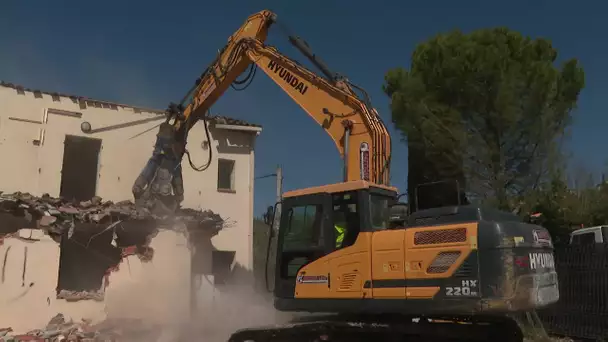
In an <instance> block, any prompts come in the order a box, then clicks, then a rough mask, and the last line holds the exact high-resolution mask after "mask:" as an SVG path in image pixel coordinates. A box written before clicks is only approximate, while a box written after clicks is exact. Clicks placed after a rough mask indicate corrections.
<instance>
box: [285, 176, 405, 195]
mask: <svg viewBox="0 0 608 342" xmlns="http://www.w3.org/2000/svg"><path fill="white" fill-rule="evenodd" d="M370 188H372V189H373V188H376V189H381V190H385V191H391V192H394V193H395V194H397V188H395V187H392V186H386V185H380V184H373V183H370V182H366V181H364V180H357V181H350V182H344V183H336V184H328V185H321V186H315V187H312V188H305V189H298V190H292V191H287V192H285V193H284V194H283V197H285V198H287V197H296V196H303V195H312V194H319V193H330V194H332V193H336V192H346V191H352V190H360V189H370Z"/></svg>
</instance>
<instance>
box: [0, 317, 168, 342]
mask: <svg viewBox="0 0 608 342" xmlns="http://www.w3.org/2000/svg"><path fill="white" fill-rule="evenodd" d="M159 334H160V329H159V327H155V326H150V325H147V324H144V323H142V322H141V321H139V320H124V319H123V320H119V321H117V320H107V321H103V322H101V323H98V324H91V322H90V321H86V320H83V321H82V322H73V321H72V320H66V318H65V317H64V316H63V315H62V314H57V315H56V316H55V317H53V318H52V319H51V320H50V321H49V323H48V324H47V325H46V327H45V328H44V329H37V330H33V331H30V332H27V333H25V334H18V335H16V334H13V331H12V329H11V328H0V342H19V341H45V342H51V341H52V342H60V341H65V342H68V341H82V342H85V341H86V342H97V341H103V342H109V341H154V340H156V338H157V337H158V335H159Z"/></svg>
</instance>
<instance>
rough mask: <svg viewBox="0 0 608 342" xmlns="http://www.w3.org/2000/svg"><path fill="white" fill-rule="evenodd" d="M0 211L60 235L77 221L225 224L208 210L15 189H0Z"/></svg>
mask: <svg viewBox="0 0 608 342" xmlns="http://www.w3.org/2000/svg"><path fill="white" fill-rule="evenodd" d="M0 213H10V214H12V215H14V216H17V217H23V218H25V219H26V220H27V221H28V222H29V223H32V224H35V225H36V228H40V229H45V230H47V231H48V232H49V233H50V234H61V233H62V232H64V231H66V230H69V229H73V227H74V224H75V223H78V222H90V223H99V224H104V223H113V222H117V221H123V222H124V221H130V220H153V221H155V223H157V224H158V225H162V226H170V225H172V224H175V223H178V222H182V223H185V224H186V226H187V227H189V228H203V229H205V230H207V231H209V232H210V233H212V234H213V233H215V234H217V233H218V232H219V231H220V230H221V229H223V228H225V227H226V226H227V225H228V223H227V222H226V221H225V220H224V219H223V218H222V217H221V216H220V215H218V214H216V213H214V212H213V211H211V210H202V211H201V210H194V209H187V208H180V209H178V210H177V211H176V212H175V213H172V214H170V215H169V214H158V213H157V212H152V211H151V210H149V209H147V208H145V207H141V206H136V205H135V204H134V203H133V202H131V201H128V200H127V201H121V202H117V203H114V202H112V201H103V200H102V198H101V197H97V196H96V197H93V198H92V199H91V200H89V201H83V202H71V201H66V200H64V199H61V198H54V197H51V196H49V195H48V194H44V195H42V196H41V197H36V196H33V195H31V194H29V193H21V192H15V193H12V194H4V193H2V192H0Z"/></svg>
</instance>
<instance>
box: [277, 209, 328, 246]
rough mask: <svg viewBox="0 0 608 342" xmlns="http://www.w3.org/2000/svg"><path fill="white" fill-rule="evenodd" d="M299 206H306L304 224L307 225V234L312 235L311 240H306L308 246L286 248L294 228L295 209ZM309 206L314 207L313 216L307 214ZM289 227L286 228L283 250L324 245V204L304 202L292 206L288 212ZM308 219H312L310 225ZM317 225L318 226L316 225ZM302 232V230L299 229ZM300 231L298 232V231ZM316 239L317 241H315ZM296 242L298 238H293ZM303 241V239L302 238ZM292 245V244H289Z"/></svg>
mask: <svg viewBox="0 0 608 342" xmlns="http://www.w3.org/2000/svg"><path fill="white" fill-rule="evenodd" d="M298 208H304V213H303V214H304V218H305V219H304V224H303V225H304V226H306V227H305V231H306V233H307V234H311V237H310V239H309V240H310V241H309V240H306V241H304V242H305V243H306V244H307V246H305V247H302V248H286V247H285V246H286V245H288V242H291V241H289V237H290V233H292V228H293V222H294V209H298ZM308 208H314V213H313V214H312V216H310V217H309V216H308V215H307V211H308V210H307V209H308ZM287 217H288V219H287V222H286V223H287V228H286V229H285V236H284V237H283V251H287V252H290V251H295V250H300V249H308V248H321V247H323V244H324V236H323V235H324V234H323V226H322V220H323V206H322V205H320V204H304V205H297V206H293V207H291V208H289V210H288V212H287ZM308 219H311V222H310V225H308V223H309V222H308ZM315 225H316V227H315ZM299 232H302V231H299ZM296 233H298V232H296ZM315 240H316V241H315ZM293 241H295V242H298V241H297V240H293ZM302 241H303V240H302ZM288 247H291V246H288Z"/></svg>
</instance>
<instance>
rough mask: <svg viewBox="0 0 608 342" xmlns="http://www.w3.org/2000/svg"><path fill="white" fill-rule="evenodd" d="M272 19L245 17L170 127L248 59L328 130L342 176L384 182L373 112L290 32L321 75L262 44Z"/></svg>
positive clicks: (383, 134)
mask: <svg viewBox="0 0 608 342" xmlns="http://www.w3.org/2000/svg"><path fill="white" fill-rule="evenodd" d="M275 21H276V15H275V14H274V13H272V12H270V11H261V12H258V13H256V14H254V15H252V16H250V17H249V18H247V20H246V21H245V24H244V25H243V26H241V27H240V28H239V30H238V31H236V32H235V33H234V34H233V35H232V36H231V37H230V38H229V39H228V44H227V45H226V46H225V47H224V48H223V49H222V50H221V51H220V53H219V55H218V58H217V59H216V61H215V62H214V63H213V64H212V65H211V66H210V67H209V68H208V69H207V70H206V71H205V72H204V73H203V74H202V75H201V77H200V79H199V80H198V81H197V82H196V86H195V88H194V90H193V92H192V99H191V100H190V103H189V104H188V105H187V106H186V107H185V108H184V110H183V115H182V116H181V119H180V120H178V121H177V124H176V125H175V127H176V129H178V130H183V129H189V128H190V127H192V125H193V124H194V123H195V122H196V121H197V120H199V119H201V118H203V116H204V115H206V113H207V111H208V110H209V108H210V107H211V106H212V105H213V104H214V103H215V101H217V100H218V99H219V98H220V96H221V95H222V94H223V93H224V91H226V90H227V89H228V87H229V86H230V85H231V84H233V82H235V80H236V79H237V77H239V75H241V74H242V73H244V72H245V71H246V70H247V68H248V67H251V66H252V64H254V65H255V66H257V67H258V68H259V69H261V70H262V71H264V73H265V74H266V75H268V76H269V77H270V78H271V79H272V80H273V81H274V82H275V83H276V84H277V85H278V86H279V87H281V89H282V90H283V91H285V92H286V93H287V95H289V97H291V99H292V100H294V101H295V102H296V103H297V104H298V105H300V107H302V109H304V111H306V113H308V115H310V116H311V117H312V118H313V119H314V120H315V121H316V122H317V123H318V124H319V125H320V126H321V127H323V129H324V130H325V131H326V132H327V133H328V134H329V136H330V137H331V138H332V140H333V141H334V143H335V145H336V147H337V148H338V151H339V152H340V155H341V156H342V158H343V160H344V181H352V180H360V179H364V180H367V181H370V182H372V183H376V184H381V185H388V184H389V180H390V174H389V172H390V167H389V166H390V151H391V146H390V144H391V141H390V135H389V133H388V131H387V129H386V126H385V125H384V124H383V122H382V120H381V119H380V117H379V115H378V113H377V112H376V111H375V110H374V109H373V108H372V107H371V105H369V104H368V103H366V102H365V101H362V100H360V99H359V98H358V97H357V95H356V94H355V92H354V91H353V90H352V87H351V85H350V83H349V82H348V81H347V80H345V79H340V78H339V77H336V76H335V75H334V74H332V73H331V72H330V71H329V69H328V68H327V67H326V66H325V65H324V64H323V63H322V62H320V60H319V59H318V58H317V57H316V56H314V55H313V54H312V53H311V52H310V50H309V49H308V47H307V46H306V45H305V43H303V42H302V41H301V40H300V39H299V38H297V37H293V36H290V41H291V42H292V43H295V44H294V45H296V47H298V48H299V49H300V50H301V51H302V50H303V49H304V50H306V49H308V50H307V51H303V52H304V53H305V55H307V57H308V58H310V59H311V60H312V62H313V64H315V65H316V66H318V67H319V68H320V69H321V71H322V72H323V73H324V74H325V76H326V77H325V78H324V77H320V76H318V75H317V74H315V73H313V72H312V71H310V70H308V69H307V68H305V67H303V66H301V65H299V64H298V63H297V62H295V61H294V60H292V59H291V58H289V57H287V56H285V55H283V54H281V53H280V52H279V51H278V50H277V49H276V48H274V47H271V46H267V45H265V44H264V41H265V39H266V37H267V34H268V29H269V27H270V26H271V25H272V24H273V23H274V22H275ZM184 123H188V124H186V125H184Z"/></svg>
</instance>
